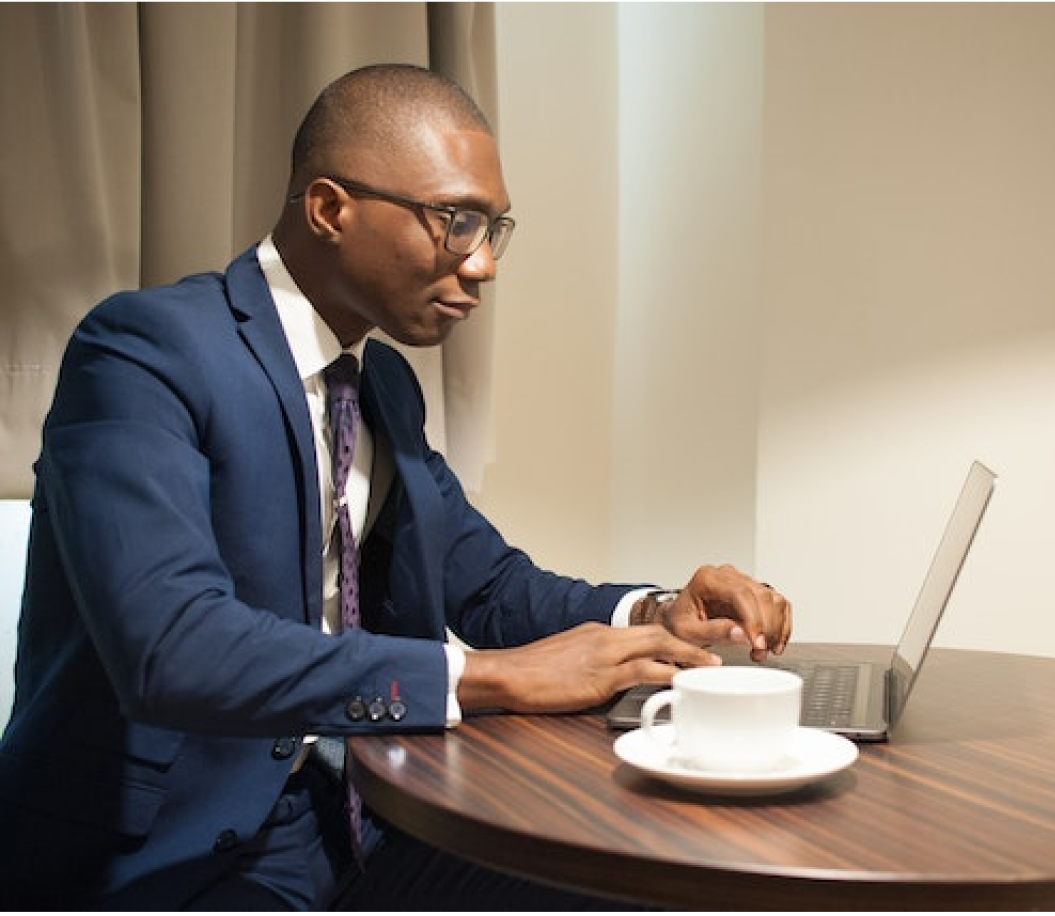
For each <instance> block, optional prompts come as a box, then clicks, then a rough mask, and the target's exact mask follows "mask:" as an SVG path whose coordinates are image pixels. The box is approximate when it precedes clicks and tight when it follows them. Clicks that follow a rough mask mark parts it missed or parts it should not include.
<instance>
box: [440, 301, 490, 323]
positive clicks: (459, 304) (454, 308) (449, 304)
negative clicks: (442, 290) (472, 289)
mask: <svg viewBox="0 0 1055 916" xmlns="http://www.w3.org/2000/svg"><path fill="white" fill-rule="evenodd" d="M434 301H435V303H436V305H437V307H438V308H439V310H440V311H441V312H444V313H445V314H448V315H451V316H453V317H455V318H468V317H469V313H470V312H471V311H472V310H473V309H474V308H476V306H477V305H478V304H479V303H477V302H476V300H474V299H436V300H434Z"/></svg>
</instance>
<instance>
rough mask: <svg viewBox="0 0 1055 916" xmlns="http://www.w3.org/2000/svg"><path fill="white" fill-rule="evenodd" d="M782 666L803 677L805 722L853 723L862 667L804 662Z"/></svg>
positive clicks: (825, 724) (821, 724) (821, 725)
mask: <svg viewBox="0 0 1055 916" xmlns="http://www.w3.org/2000/svg"><path fill="white" fill-rule="evenodd" d="M778 667H782V668H783V667H786V668H789V669H790V670H792V671H794V672H795V673H796V674H799V675H801V677H802V717H801V719H800V722H801V724H802V725H805V726H808V727H810V728H840V727H845V726H848V725H850V720H851V718H852V716H853V711H854V697H855V694H856V691H857V678H858V675H859V674H860V671H861V668H860V666H858V665H838V664H822V663H809V662H801V663H798V664H792V665H780V666H778Z"/></svg>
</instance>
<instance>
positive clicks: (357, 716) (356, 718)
mask: <svg viewBox="0 0 1055 916" xmlns="http://www.w3.org/2000/svg"><path fill="white" fill-rule="evenodd" d="M344 712H345V714H346V715H347V716H348V718H349V719H351V720H352V721H353V722H362V720H363V719H365V718H366V703H364V702H363V698H362V697H356V698H355V699H354V700H349V701H348V705H346V706H345V707H344Z"/></svg>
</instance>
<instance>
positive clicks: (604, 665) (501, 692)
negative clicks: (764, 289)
mask: <svg viewBox="0 0 1055 916" xmlns="http://www.w3.org/2000/svg"><path fill="white" fill-rule="evenodd" d="M465 655H466V658H465V673H464V674H463V675H462V679H461V682H460V683H459V686H458V702H459V703H460V704H461V707H462V709H463V710H464V711H466V712H471V711H473V710H482V709H504V710H508V711H510V712H529V713H554V712H575V711H578V710H582V709H589V708H590V707H593V706H597V705H598V704H600V703H603V702H605V701H606V700H608V699H610V698H611V697H612V696H614V695H615V694H616V693H617V692H619V691H620V690H625V689H626V688H628V687H632V686H634V685H635V684H640V683H652V684H669V683H670V680H671V678H672V677H673V676H674V673H675V672H676V671H678V670H679V669H680V668H690V667H695V666H697V665H718V664H721V659H720V658H718V657H717V656H715V655H712V654H711V653H710V652H707V651H706V650H705V649H703V648H700V647H699V646H698V645H696V644H694V643H690V642H685V641H684V640H682V639H679V638H678V637H677V636H675V635H674V634H673V633H671V632H670V631H669V630H667V629H666V628H664V627H662V626H640V627H611V626H606V625H605V624H600V623H584V624H580V625H579V626H577V627H573V628H572V629H570V630H566V631H564V632H563V633H557V634H556V635H554V636H548V637H546V638H545V639H540V640H537V641H536V642H533V643H529V644H528V645H526V646H518V647H516V648H512V649H481V650H477V651H473V652H466V654H465Z"/></svg>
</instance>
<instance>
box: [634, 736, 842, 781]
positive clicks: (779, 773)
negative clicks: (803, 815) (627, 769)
mask: <svg viewBox="0 0 1055 916" xmlns="http://www.w3.org/2000/svg"><path fill="white" fill-rule="evenodd" d="M673 727H674V726H672V725H658V726H656V731H657V732H658V733H659V734H658V736H657V737H659V738H660V739H661V740H667V739H669V738H670V737H672V736H671V735H670V734H669V732H670V731H671V730H672V729H673ZM664 732H667V734H664ZM613 749H614V750H615V753H616V756H618V757H619V759H620V760H622V761H623V762H624V763H628V764H630V766H632V767H634V768H635V769H636V770H640V771H641V772H642V773H645V774H647V775H648V776H653V777H655V778H657V779H662V780H663V781H664V782H669V783H671V784H673V785H676V786H679V787H680V788H683V789H691V790H692V791H694V792H708V793H711V794H715V795H772V794H776V793H778V792H790V791H791V790H792V789H797V788H799V787H800V786H805V785H808V784H809V783H812V782H817V781H818V780H821V779H824V778H826V777H828V776H832V775H833V774H835V773H838V772H839V771H841V770H845V769H846V768H847V767H848V766H850V765H851V764H852V763H853V762H854V761H855V760H857V745H856V744H854V743H853V742H852V741H850V740H849V739H848V738H844V737H843V736H842V735H836V734H833V733H832V732H828V731H824V730H823V729H819V728H799V729H797V730H796V732H795V740H794V746H793V747H792V749H791V752H790V754H789V755H788V757H787V759H786V761H785V762H784V764H783V765H782V766H781V767H779V768H778V769H776V770H772V771H770V772H768V773H718V772H713V771H708V770H698V769H695V768H693V767H689V766H685V765H683V764H680V763H678V762H677V761H676V760H672V759H671V757H670V754H669V752H668V751H666V750H664V749H663V748H662V747H660V746H659V745H658V743H657V742H656V741H655V740H653V739H652V738H649V737H648V736H647V735H646V734H645V733H644V731H643V730H642V729H640V728H637V729H634V731H632V732H627V733H626V734H625V735H620V736H619V737H618V738H616V740H615V744H614V745H613Z"/></svg>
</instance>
